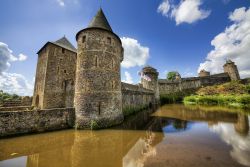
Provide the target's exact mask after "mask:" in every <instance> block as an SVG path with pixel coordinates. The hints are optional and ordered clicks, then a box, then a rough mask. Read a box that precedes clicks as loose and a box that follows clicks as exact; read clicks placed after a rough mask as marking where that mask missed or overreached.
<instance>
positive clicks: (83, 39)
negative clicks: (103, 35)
mask: <svg viewBox="0 0 250 167" xmlns="http://www.w3.org/2000/svg"><path fill="white" fill-rule="evenodd" d="M85 42H86V36H85V35H84V36H83V37H82V43H85Z"/></svg>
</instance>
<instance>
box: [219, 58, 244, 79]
mask: <svg viewBox="0 0 250 167" xmlns="http://www.w3.org/2000/svg"><path fill="white" fill-rule="evenodd" d="M223 68H224V72H225V73H228V75H229V76H230V78H231V80H232V81H235V80H239V79H240V75H239V71H238V68H237V66H236V65H235V63H234V62H232V61H231V60H227V61H226V64H225V65H224V66H223Z"/></svg>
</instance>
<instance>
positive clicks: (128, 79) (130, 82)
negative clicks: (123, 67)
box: [122, 71, 134, 84]
mask: <svg viewBox="0 0 250 167" xmlns="http://www.w3.org/2000/svg"><path fill="white" fill-rule="evenodd" d="M122 82H126V83H129V84H132V83H134V82H133V78H132V76H131V75H130V73H129V72H127V71H125V80H122Z"/></svg>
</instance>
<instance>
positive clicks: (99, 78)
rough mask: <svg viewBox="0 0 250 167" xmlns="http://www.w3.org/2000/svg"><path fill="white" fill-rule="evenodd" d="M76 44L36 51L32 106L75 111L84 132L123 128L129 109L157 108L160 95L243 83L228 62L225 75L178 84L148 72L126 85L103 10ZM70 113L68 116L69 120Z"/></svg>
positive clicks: (117, 43) (119, 53)
mask: <svg viewBox="0 0 250 167" xmlns="http://www.w3.org/2000/svg"><path fill="white" fill-rule="evenodd" d="M76 41H77V49H76V48H75V47H74V46H73V45H72V44H71V43H70V42H69V41H68V40H67V38H66V37H63V38H61V39H59V40H57V41H55V42H47V43H46V44H45V45H44V46H43V47H42V48H41V49H40V50H39V51H38V53H37V54H38V63H37V70H36V79H35V87H34V94H33V101H32V106H34V107H35V108H36V109H40V110H46V112H47V113H49V112H50V111H51V112H52V111H53V110H56V112H58V110H57V109H58V108H60V109H63V113H64V114H66V113H67V112H68V110H70V108H71V109H73V110H74V113H75V114H74V115H75V116H74V117H75V118H74V119H75V121H74V123H73V124H74V126H75V127H76V128H80V129H81V128H83V129H90V128H91V129H93V128H104V127H108V126H112V125H115V124H119V123H121V122H122V121H123V118H124V116H126V115H128V114H130V111H131V109H141V108H145V106H153V105H155V104H157V103H158V102H159V100H160V95H164V94H170V93H174V92H182V91H185V90H189V89H197V88H199V87H201V86H207V85H214V84H220V83H224V82H228V81H230V80H238V79H240V78H239V73H238V70H237V66H236V65H235V64H234V63H233V62H232V61H227V63H226V64H225V65H224V73H221V74H215V75H210V73H209V72H208V71H205V70H202V71H201V72H200V73H199V77H192V78H181V76H180V75H178V76H176V80H174V81H168V80H166V79H158V75H159V73H158V72H157V70H156V69H155V68H153V67H150V66H146V67H144V68H143V69H142V71H141V72H142V74H143V75H145V76H147V78H149V79H147V78H144V77H142V78H141V83H140V84H138V85H131V84H127V83H122V82H121V76H120V63H121V62H122V61H123V47H122V43H121V40H120V38H119V36H118V35H116V34H115V33H114V32H113V30H112V28H111V26H110V25H109V23H108V21H107V19H106V17H105V15H104V13H103V11H102V9H100V10H99V11H98V12H97V14H96V16H95V17H94V18H93V19H92V21H91V22H90V24H89V26H88V27H86V28H84V29H82V30H80V31H79V32H78V33H77V34H76ZM48 109H49V110H50V111H48ZM72 113H73V111H72V110H70V115H71V117H72ZM38 115H39V113H38ZM55 115H56V114H55ZM64 116H65V117H64ZM65 120H66V122H65ZM67 120H71V119H70V118H69V117H68V116H67V114H66V115H63V120H62V121H64V124H67V125H65V126H68V123H67ZM71 125H72V120H71V121H70V126H71Z"/></svg>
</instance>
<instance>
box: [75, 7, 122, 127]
mask: <svg viewBox="0 0 250 167" xmlns="http://www.w3.org/2000/svg"><path fill="white" fill-rule="evenodd" d="M76 40H77V45H78V50H77V65H76V87H75V110H76V128H85V129H90V128H93V129H95V128H104V127H108V126H111V125H115V124H118V123H121V122H122V121H123V114H122V94H121V77H120V63H121V61H122V60H123V47H122V43H121V40H120V38H119V37H118V36H117V35H116V34H115V33H113V31H112V29H111V27H110V25H109V23H108V21H107V19H106V17H105V15H104V13H103V11H102V9H100V10H99V11H98V12H97V14H96V16H95V17H94V18H93V20H92V21H91V23H90V24H89V26H88V27H87V28H85V29H83V30H81V31H79V32H78V33H77V34H76Z"/></svg>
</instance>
